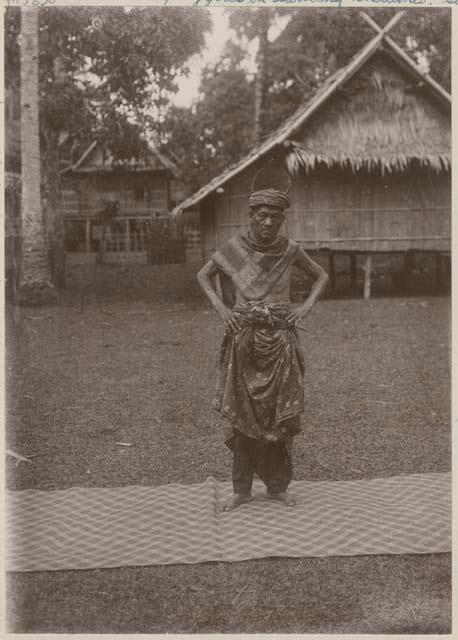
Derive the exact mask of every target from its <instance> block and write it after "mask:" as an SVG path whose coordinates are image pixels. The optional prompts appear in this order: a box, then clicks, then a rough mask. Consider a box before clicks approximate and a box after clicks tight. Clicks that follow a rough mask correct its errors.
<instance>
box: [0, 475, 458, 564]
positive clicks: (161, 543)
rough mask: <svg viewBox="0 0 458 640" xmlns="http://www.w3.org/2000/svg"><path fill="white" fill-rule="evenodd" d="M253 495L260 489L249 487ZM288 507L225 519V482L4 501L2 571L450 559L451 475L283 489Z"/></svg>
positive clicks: (261, 504)
mask: <svg viewBox="0 0 458 640" xmlns="http://www.w3.org/2000/svg"><path fill="white" fill-rule="evenodd" d="M255 489H256V492H260V491H262V485H261V484H260V483H256V485H255ZM291 492H292V493H293V494H294V495H295V497H296V498H297V501H298V504H297V505H296V507H294V508H289V507H286V506H285V505H283V504H281V503H278V502H275V501H272V500H267V499H263V498H262V496H261V495H257V496H256V500H255V501H253V502H251V503H249V504H245V505H242V506H241V507H239V508H238V509H237V510H235V511H232V512H229V513H226V512H221V511H220V510H219V506H220V505H221V503H222V502H223V501H224V500H225V499H226V498H228V497H229V496H230V495H231V485H230V483H221V482H217V481H216V480H215V479H214V478H208V479H207V480H206V481H205V482H204V483H202V484H197V485H188V486H186V485H177V484H170V485H164V486H160V487H145V486H130V487H122V488H102V489H85V488H73V489H67V490H62V491H37V490H26V491H17V492H9V493H8V495H7V569H8V570H9V571H43V570H53V571H54V570H58V569H91V568H101V567H121V566H134V565H155V564H177V563H198V562H207V561H225V562H234V561H239V560H247V559H250V558H263V557H267V556H285V557H303V556H347V555H367V554H403V553H436V552H446V551H450V550H451V495H450V494H451V476H450V474H448V473H444V474H441V473H438V474H434V473H433V474H416V475H410V476H397V477H392V478H377V479H373V480H357V481H339V482H328V481H327V482H293V483H292V486H291Z"/></svg>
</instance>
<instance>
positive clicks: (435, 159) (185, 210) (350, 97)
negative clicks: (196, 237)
mask: <svg viewBox="0 0 458 640" xmlns="http://www.w3.org/2000/svg"><path fill="white" fill-rule="evenodd" d="M365 18H366V19H367V20H368V21H369V22H370V23H371V25H372V26H373V27H374V29H375V30H376V31H377V33H376V35H375V37H374V38H373V39H372V40H371V41H370V42H368V43H367V45H366V46H365V47H363V49H361V51H359V52H358V53H357V54H356V55H355V56H354V57H353V59H352V60H351V61H350V62H349V63H348V65H346V66H345V67H343V68H341V69H339V70H338V71H337V72H336V73H335V74H333V75H332V76H330V77H329V78H328V80H327V81H326V82H325V84H324V85H323V86H321V87H320V88H319V90H318V91H317V92H316V93H315V94H314V95H313V96H312V97H311V98H310V99H309V100H308V101H307V102H306V103H305V104H304V105H302V106H301V107H300V108H299V109H298V110H297V111H296V113H294V114H293V115H292V116H291V117H290V118H289V119H288V120H286V121H285V122H284V123H283V125H282V126H281V127H280V128H279V129H278V130H276V131H275V132H274V133H273V134H272V135H270V136H269V137H268V138H267V139H266V140H265V141H264V142H263V143H262V144H261V145H259V146H258V147H256V148H254V149H253V150H252V151H251V152H250V153H249V154H248V155H247V156H246V157H245V158H243V159H242V160H241V161H240V162H239V163H238V164H236V165H235V166H233V167H230V168H229V169H228V170H226V171H225V172H224V173H223V174H221V175H219V176H217V177H215V178H214V179H213V180H211V182H209V183H208V184H207V185H205V186H204V187H203V188H201V189H200V190H199V191H198V192H197V193H195V194H194V195H193V196H191V197H190V198H188V199H187V200H185V201H184V202H183V203H181V204H180V205H179V206H178V207H176V208H175V210H174V213H175V214H176V215H181V214H183V215H184V216H185V217H186V216H187V215H194V216H196V215H198V217H199V220H200V232H201V252H200V259H201V261H203V260H205V259H207V258H208V257H209V256H210V255H211V254H212V252H213V251H214V250H215V249H216V247H217V246H219V245H220V244H221V243H223V242H225V241H226V240H227V239H228V238H229V237H230V236H232V235H234V234H235V233H237V232H240V231H241V230H243V228H244V227H245V226H246V224H247V211H248V205H247V201H248V196H249V193H250V188H251V183H252V180H253V176H254V175H255V174H256V172H257V171H258V170H259V168H260V167H262V166H265V165H266V162H267V161H268V160H269V159H276V160H277V161H279V162H281V163H282V164H283V166H284V167H285V168H286V169H287V170H288V172H289V173H290V175H291V177H292V187H291V191H290V194H289V195H290V199H291V206H290V208H289V211H288V213H287V217H286V223H285V227H286V228H285V232H286V233H287V234H288V235H289V236H290V237H292V238H294V239H295V240H297V241H298V242H299V243H300V244H301V245H302V246H303V247H304V249H305V250H307V251H308V252H310V253H312V254H313V253H315V254H318V255H322V256H326V260H327V261H328V269H329V271H330V275H331V280H332V281H334V282H335V277H336V273H335V258H336V260H337V257H338V260H339V263H342V260H341V258H340V256H349V257H350V259H349V261H348V260H347V259H345V260H346V261H347V264H348V263H349V264H350V273H351V275H352V280H354V279H355V278H356V265H357V260H358V261H359V262H362V263H363V264H364V270H365V273H366V277H365V293H366V296H368V295H369V293H370V282H371V279H370V274H371V266H372V257H373V256H381V255H383V254H404V255H408V256H411V255H413V254H414V253H415V252H429V253H433V254H435V255H436V256H437V259H438V264H439V263H440V256H441V255H442V254H447V253H449V252H450V236H451V229H450V227H451V171H450V165H451V122H450V119H451V96H450V94H449V93H447V92H446V91H445V90H444V89H443V88H442V87H441V86H440V85H438V84H437V83H436V82H435V81H434V80H433V79H432V78H431V77H430V76H429V75H427V74H425V73H423V72H422V71H421V70H420V69H419V68H418V67H417V66H416V65H415V63H414V62H413V61H412V60H411V59H410V58H409V57H408V56H407V55H406V54H405V53H404V52H403V51H402V50H401V49H400V48H399V47H398V46H397V45H396V44H395V43H394V42H393V40H392V39H391V38H390V37H389V36H388V35H387V34H388V31H389V29H390V28H391V26H392V25H393V24H394V23H395V22H396V21H397V20H398V19H399V14H398V15H396V16H395V17H394V19H392V20H391V21H390V23H389V24H388V25H387V27H385V28H384V29H380V28H379V27H378V26H377V25H376V24H375V23H374V22H373V21H372V20H371V19H370V18H368V17H367V16H366V17H365ZM406 263H407V264H409V261H407V262H406Z"/></svg>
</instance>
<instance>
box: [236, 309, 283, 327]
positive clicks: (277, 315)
mask: <svg viewBox="0 0 458 640" xmlns="http://www.w3.org/2000/svg"><path fill="white" fill-rule="evenodd" d="M289 313H290V305H289V304H279V303H270V304H269V303H264V304H262V303H259V302H256V303H247V304H244V305H236V306H235V307H234V314H235V316H236V317H237V319H238V320H239V322H240V324H241V325H242V326H249V327H259V328H262V329H272V330H277V329H289V328H291V326H292V325H291V324H290V323H289V322H287V320H286V317H287V316H288V314H289Z"/></svg>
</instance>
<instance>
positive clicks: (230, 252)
mask: <svg viewBox="0 0 458 640" xmlns="http://www.w3.org/2000/svg"><path fill="white" fill-rule="evenodd" d="M281 240H282V242H280V243H279V245H280V249H279V250H277V251H276V252H272V253H261V252H260V251H256V249H254V248H253V247H252V246H251V244H250V241H249V240H248V238H247V237H246V236H243V235H239V236H234V237H233V238H231V239H230V240H229V242H227V243H226V244H225V245H223V246H222V247H221V248H220V249H218V251H216V252H215V253H214V254H213V255H212V260H213V262H214V263H215V264H216V265H217V267H218V269H219V270H220V271H221V272H222V273H223V274H224V275H225V276H227V277H228V278H230V280H231V281H232V282H233V284H234V285H235V286H236V287H237V289H238V290H239V291H240V293H241V294H242V295H243V296H244V298H245V299H247V300H262V299H263V298H265V297H266V296H267V294H268V293H269V292H270V291H271V289H272V287H273V286H274V285H275V283H276V282H277V281H278V279H279V278H280V277H281V276H282V274H283V273H284V272H285V270H286V269H287V268H288V266H289V265H290V263H291V261H292V260H293V258H294V256H295V254H296V251H297V248H298V246H299V245H298V244H297V243H296V242H295V241H294V240H289V239H287V238H281Z"/></svg>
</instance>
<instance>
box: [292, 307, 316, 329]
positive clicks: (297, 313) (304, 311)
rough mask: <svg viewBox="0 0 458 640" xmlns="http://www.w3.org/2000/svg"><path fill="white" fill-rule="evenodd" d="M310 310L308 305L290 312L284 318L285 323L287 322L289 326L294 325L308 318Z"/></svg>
mask: <svg viewBox="0 0 458 640" xmlns="http://www.w3.org/2000/svg"><path fill="white" fill-rule="evenodd" d="M311 310H312V307H311V306H310V305H303V306H302V307H299V309H295V310H294V311H291V313H290V314H289V315H288V316H287V317H286V320H287V322H289V324H290V325H296V324H298V323H299V322H300V321H301V320H302V319H303V318H305V317H306V316H308V314H309V313H310V311H311Z"/></svg>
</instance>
